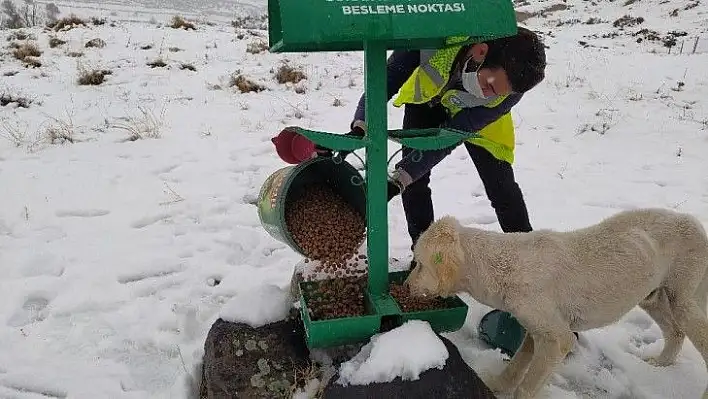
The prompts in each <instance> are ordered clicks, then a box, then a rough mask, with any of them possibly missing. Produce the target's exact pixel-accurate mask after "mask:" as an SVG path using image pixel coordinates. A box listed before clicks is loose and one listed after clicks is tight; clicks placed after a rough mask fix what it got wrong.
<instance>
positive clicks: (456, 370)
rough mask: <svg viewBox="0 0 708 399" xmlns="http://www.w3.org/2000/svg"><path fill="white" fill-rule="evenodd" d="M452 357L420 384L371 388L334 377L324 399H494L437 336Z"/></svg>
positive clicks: (422, 377) (453, 349)
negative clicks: (340, 382)
mask: <svg viewBox="0 0 708 399" xmlns="http://www.w3.org/2000/svg"><path fill="white" fill-rule="evenodd" d="M438 338H440V339H441V340H442V342H443V343H444V344H445V346H446V347H447V350H448V352H449V354H450V356H449V357H448V359H447V361H446V363H445V367H444V368H443V369H442V370H441V369H430V370H427V371H425V372H424V373H422V374H421V375H420V378H419V379H418V380H413V381H404V380H402V379H401V378H400V377H399V378H396V379H395V380H393V381H391V382H388V383H374V384H369V385H347V386H342V385H339V384H337V383H336V381H337V379H338V378H339V376H338V375H335V376H334V377H333V378H332V379H331V380H330V383H329V385H328V386H327V387H326V388H325V390H324V395H323V398H324V399H368V398H370V399H379V398H381V399H384V398H386V399H387V398H405V399H418V398H419V399H432V398H435V399H438V398H439V399H443V398H445V399H455V398H466V399H495V398H496V397H495V396H494V394H493V393H492V392H491V391H490V390H489V388H488V387H487V386H486V385H484V382H483V381H482V380H481V379H480V378H479V376H478V375H477V373H475V372H474V370H472V369H471V368H470V367H469V366H468V365H467V363H465V361H464V360H463V359H462V356H460V352H459V351H458V350H457V347H455V345H453V343H452V342H450V340H448V339H446V338H445V337H443V336H441V335H438Z"/></svg>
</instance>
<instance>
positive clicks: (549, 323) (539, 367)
mask: <svg viewBox="0 0 708 399" xmlns="http://www.w3.org/2000/svg"><path fill="white" fill-rule="evenodd" d="M535 305H536V306H538V307H537V308H535V309H534V310H531V311H529V312H523V311H520V312H519V311H517V312H514V314H515V315H518V316H517V318H518V319H519V322H520V323H521V325H523V326H524V327H525V328H526V331H528V332H529V333H530V334H531V336H532V338H533V356H532V357H531V361H530V362H529V365H528V372H527V373H526V375H525V376H524V378H523V379H522V380H521V383H520V384H519V387H518V388H517V389H516V392H515V395H514V399H533V398H536V396H537V395H538V393H539V392H540V391H541V390H542V389H543V387H544V386H545V385H546V381H548V379H549V377H550V376H551V374H553V372H554V371H555V369H556V367H557V366H558V365H559V364H561V362H563V359H565V357H566V356H567V355H568V353H570V350H571V349H572V348H573V344H575V335H574V334H573V332H572V331H570V327H569V326H568V325H567V324H566V323H565V322H564V321H563V319H562V317H560V316H558V315H555V314H548V315H546V314H543V313H539V312H538V308H543V307H542V306H541V305H539V304H535ZM525 315H531V316H532V317H524V316H525Z"/></svg>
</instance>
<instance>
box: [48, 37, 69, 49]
mask: <svg viewBox="0 0 708 399" xmlns="http://www.w3.org/2000/svg"><path fill="white" fill-rule="evenodd" d="M64 44H66V41H65V40H61V39H59V38H58V37H50V38H49V47H51V48H57V47H59V46H62V45H64Z"/></svg>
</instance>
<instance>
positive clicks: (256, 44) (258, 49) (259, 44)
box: [246, 39, 268, 54]
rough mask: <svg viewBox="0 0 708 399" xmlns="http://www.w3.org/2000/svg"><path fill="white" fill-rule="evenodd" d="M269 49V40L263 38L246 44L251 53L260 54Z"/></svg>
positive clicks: (248, 51)
mask: <svg viewBox="0 0 708 399" xmlns="http://www.w3.org/2000/svg"><path fill="white" fill-rule="evenodd" d="M264 51H268V42H266V41H265V40H262V39H258V40H254V41H252V42H250V43H248V44H247V45H246V52H247V53H251V54H259V53H262V52H264Z"/></svg>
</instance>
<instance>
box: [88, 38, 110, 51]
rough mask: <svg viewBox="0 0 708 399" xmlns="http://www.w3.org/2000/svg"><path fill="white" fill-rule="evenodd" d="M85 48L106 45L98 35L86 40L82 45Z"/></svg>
mask: <svg viewBox="0 0 708 399" xmlns="http://www.w3.org/2000/svg"><path fill="white" fill-rule="evenodd" d="M84 47H86V48H92V47H93V48H104V47H106V41H105V40H103V39H101V38H100V37H97V38H95V39H91V40H89V41H88V42H86V45H84Z"/></svg>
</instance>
